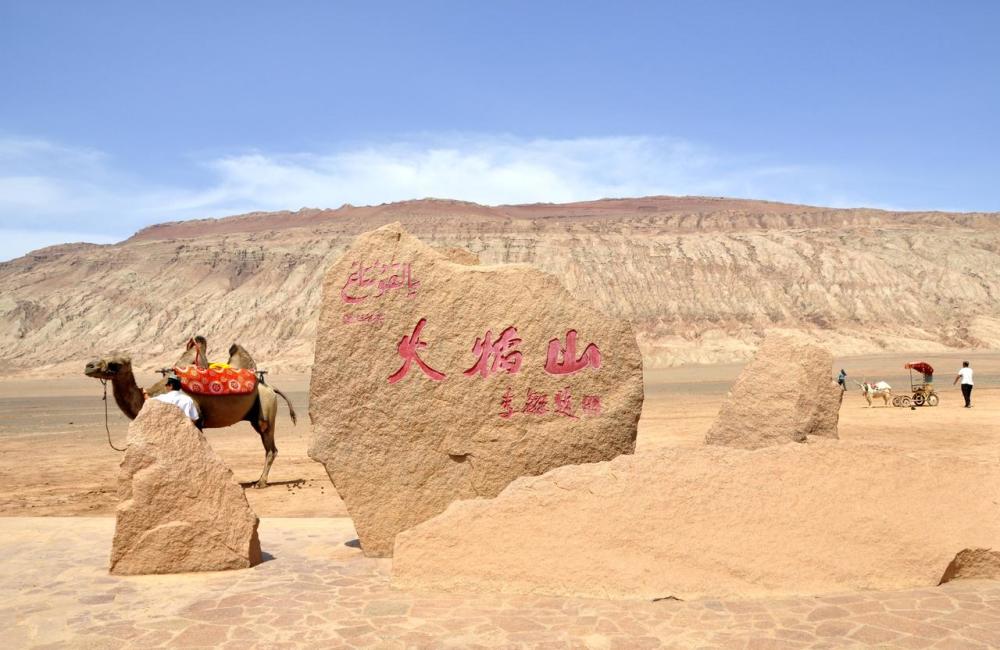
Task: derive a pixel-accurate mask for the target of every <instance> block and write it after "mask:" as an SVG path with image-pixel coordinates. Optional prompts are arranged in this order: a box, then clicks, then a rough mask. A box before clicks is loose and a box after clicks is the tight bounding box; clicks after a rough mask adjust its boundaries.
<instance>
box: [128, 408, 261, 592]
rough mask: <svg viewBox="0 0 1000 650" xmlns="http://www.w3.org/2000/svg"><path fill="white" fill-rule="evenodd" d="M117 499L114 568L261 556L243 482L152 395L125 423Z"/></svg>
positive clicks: (186, 565) (133, 571)
mask: <svg viewBox="0 0 1000 650" xmlns="http://www.w3.org/2000/svg"><path fill="white" fill-rule="evenodd" d="M118 499H119V501H120V503H119V505H118V511H117V521H116V523H115V537H114V542H113V543H112V547H111V573H115V574H119V575H137V574H148V573H183V572H187V571H220V570H224V569H243V568H246V567H250V566H253V565H255V564H259V563H260V561H261V555H260V542H259V541H258V539H257V515H255V514H254V513H253V511H252V510H251V509H250V505H249V504H248V503H247V499H246V496H244V494H243V488H241V487H240V485H239V483H237V482H236V480H235V479H234V478H233V473H232V472H231V471H229V469H228V468H227V467H226V466H225V464H223V462H222V459H221V458H219V456H218V454H216V453H215V451H214V450H213V449H212V448H211V447H210V446H209V444H208V441H207V440H205V436H204V434H202V432H201V431H198V429H197V428H195V426H194V425H193V424H192V423H191V420H189V419H188V418H186V417H185V416H184V414H183V413H182V412H181V410H180V409H178V408H177V407H175V406H171V405H169V404H164V403H162V402H157V401H155V400H150V401H148V402H146V404H145V405H144V406H143V408H142V411H140V412H139V415H138V417H136V419H135V420H133V422H132V423H131V424H130V425H129V430H128V449H127V450H126V451H125V457H124V458H123V459H122V462H121V469H120V470H119V474H118Z"/></svg>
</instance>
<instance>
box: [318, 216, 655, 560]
mask: <svg viewBox="0 0 1000 650" xmlns="http://www.w3.org/2000/svg"><path fill="white" fill-rule="evenodd" d="M456 260H459V261H458V262H456ZM465 260H468V261H475V259H474V258H473V257H469V256H459V255H456V254H455V252H454V251H449V252H444V253H442V252H440V251H436V250H434V249H432V248H431V247H429V246H427V245H425V244H424V243H422V242H421V241H419V240H418V239H416V238H414V237H412V236H411V235H409V234H407V233H406V232H405V231H404V230H403V229H402V227H401V226H400V225H399V224H390V225H388V226H385V227H383V228H380V229H378V230H375V231H373V232H370V233H367V234H365V235H362V236H360V237H358V238H357V239H356V240H355V242H354V243H353V245H352V246H351V247H350V248H349V249H348V250H347V251H346V252H345V253H344V254H343V256H342V257H341V258H340V259H339V260H338V261H337V262H336V263H335V264H334V265H333V266H332V267H331V268H330V269H329V270H328V272H327V274H326V276H325V279H324V284H323V303H322V307H321V310H320V316H319V321H318V325H317V334H316V358H315V362H314V364H313V368H312V382H311V386H310V415H311V417H312V423H313V429H312V437H311V440H310V446H309V455H310V456H311V457H312V458H313V459H315V460H317V461H319V462H321V463H323V464H324V465H325V466H326V469H327V473H328V474H329V476H330V479H331V480H332V481H333V484H334V486H335V487H336V489H337V492H338V493H339V494H340V496H341V498H342V499H343V500H344V503H345V505H346V507H347V509H348V511H349V513H350V515H351V517H352V518H353V519H354V523H355V526H356V528H357V531H358V537H359V538H360V542H361V547H362V549H363V550H364V552H365V553H366V554H367V555H369V556H389V555H391V554H392V548H393V542H394V540H395V537H396V534H397V533H398V532H400V531H402V530H406V529H407V528H410V527H411V526H413V525H415V524H417V523H419V522H421V521H424V520H426V519H428V518H430V517H433V516H434V515H436V514H438V513H440V512H441V511H442V510H444V509H445V507H446V506H447V505H448V504H449V503H451V502H452V501H454V500H456V499H468V498H473V497H492V496H495V495H496V494H497V493H499V492H500V490H502V489H503V488H504V486H506V485H507V484H508V483H510V482H511V481H512V480H514V479H515V478H517V477H519V476H526V475H536V474H541V473H543V472H545V471H547V470H549V469H552V468H553V467H558V466H560V465H567V464H578V463H588V462H595V461H599V460H607V459H610V458H614V457H615V456H618V455H619V454H627V453H632V451H634V449H635V437H636V425H637V422H638V419H639V414H640V411H641V410H642V397H643V392H642V358H641V356H640V354H639V349H638V346H637V345H636V340H635V335H634V333H633V332H632V329H631V327H630V325H629V324H628V323H627V322H625V321H622V320H618V319H614V318H610V317H608V316H606V315H604V314H602V313H601V312H599V311H597V310H596V309H594V308H593V307H592V306H591V305H590V302H589V300H588V298H589V297H590V295H591V293H590V291H591V288H590V287H585V286H581V287H575V288H574V289H573V290H572V291H568V290H566V289H565V288H564V287H563V286H562V285H561V284H560V282H559V281H558V280H557V279H556V278H554V277H552V276H550V275H547V274H545V273H543V272H541V271H538V270H536V269H534V268H532V267H529V266H527V265H505V266H479V265H467V264H464V263H460V262H463V261H465Z"/></svg>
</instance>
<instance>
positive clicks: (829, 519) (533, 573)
mask: <svg viewBox="0 0 1000 650" xmlns="http://www.w3.org/2000/svg"><path fill="white" fill-rule="evenodd" d="M998 494H1000V466H998V465H997V464H996V462H977V461H974V460H966V459H961V458H958V457H950V456H934V455H924V454H921V455H917V454H908V453H905V452H903V451H901V450H898V449H891V448H886V447H880V446H875V445H865V444H857V443H849V442H843V441H830V440H816V441H811V442H810V444H805V445H799V444H791V443H789V444H785V445H776V446H771V447H765V448H762V449H758V450H754V451H748V450H744V449H733V448H728V447H717V446H703V447H697V448H675V449H666V450H661V451H657V452H643V453H640V454H636V455H633V456H622V457H620V458H617V459H615V460H613V461H611V462H605V463H597V464H592V465H585V466H579V467H562V468H558V469H555V470H552V471H551V472H548V473H547V474H545V475H543V476H539V477H532V478H523V479H519V480H517V481H515V482H513V483H512V484H511V485H510V486H508V487H507V489H505V490H504V491H503V492H502V493H501V494H500V495H499V496H498V497H496V498H495V499H491V500H476V501H460V502H457V503H453V504H452V505H451V506H450V507H449V508H448V510H446V511H445V512H444V513H443V514H441V515H439V516H438V517H435V518H434V519H431V520H430V521H427V522H424V523H423V524H421V525H419V526H416V527H415V528H412V529H410V530H408V531H406V532H403V533H401V534H400V535H399V536H398V537H397V538H396V549H395V557H394V559H393V567H392V570H393V583H394V585H395V586H399V587H404V588H412V589H443V590H453V591H470V590H471V591H495V592H520V593H532V594H558V595H575V596H587V597H597V598H616V599H652V598H661V597H668V596H673V597H677V598H681V599H692V598H704V597H719V598H723V597H724V598H757V597H764V596H767V597H776V596H782V595H791V594H804V595H809V594H822V593H832V592H839V591H848V590H860V589H878V590H890V589H901V588H908V587H916V586H931V585H936V584H938V583H940V582H941V581H942V580H946V579H948V578H949V577H952V576H958V577H980V578H993V579H997V578H1000V551H998V549H1000V503H998V500H997V495H998ZM988 549H993V550H992V551H990V550H988ZM967 550H968V551H967ZM963 551H967V552H965V553H963ZM956 558H957V561H956Z"/></svg>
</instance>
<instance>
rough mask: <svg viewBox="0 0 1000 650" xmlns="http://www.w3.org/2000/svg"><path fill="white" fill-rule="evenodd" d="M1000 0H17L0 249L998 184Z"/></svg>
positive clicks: (944, 196) (832, 201) (884, 197)
mask: <svg viewBox="0 0 1000 650" xmlns="http://www.w3.org/2000/svg"><path fill="white" fill-rule="evenodd" d="M997 34H1000V2H994V1H992V0H981V1H979V2H972V1H962V0H957V1H953V2H929V1H919V0H917V1H899V2H890V1H884V2H879V1H877V0H869V1H865V2H860V1H844V0H837V1H828V2H822V1H816V2H777V1H775V2H752V1H745V2H722V1H711V0H704V1H700V2H696V1H694V0H692V1H691V2H666V1H664V2H647V3H644V2H614V3H611V2H604V3H597V2H576V3H566V2H558V3H557V2H539V1H535V2H502V1H497V2H459V1H454V2H413V1H411V2H398V3H396V2H393V3H374V2H350V3H347V2H306V1H300V2H284V3H277V2H253V1H241V2H184V1H174V2H141V3H140V2H101V1H98V2H88V3H82V2H49V1H45V0H38V1H27V0H25V1H21V2H14V1H12V0H0V259H7V258H10V257H14V256H17V255H20V254H23V253H24V252H26V251H27V250H29V249H31V248H36V247H38V246H42V245H46V244H51V243H57V242H62V241H78V240H88V241H97V242H107V241H116V240H119V239H122V238H124V237H127V236H128V235H129V234H131V232H133V231H134V230H136V229H137V228H140V227H142V226H144V225H148V224H150V223H156V222H160V221H166V220H175V219H188V218H196V217H207V216H223V215H228V214H234V213H238V212H245V211H250V210H258V209H261V210H278V209H298V208H299V207H303V206H309V207H337V206H339V205H341V204H343V203H354V204H366V203H380V202H384V201H395V200H402V199H407V198H420V197H425V196H437V197H448V198H459V199H466V200H472V201H478V202H482V203H490V204H496V203H514V202H530V201H557V202H561V201H571V200H581V199H590V198H600V197H603V196H631V195H640V194H707V195H725V196H738V197H747V198H766V199H775V200H784V201H790V202H803V203H811V204H820V205H831V206H859V205H864V206H874V207H886V208H898V209H946V210H964V211H980V210H983V211H1000V117H998V116H1000V45H998V42H1000V38H998V37H997Z"/></svg>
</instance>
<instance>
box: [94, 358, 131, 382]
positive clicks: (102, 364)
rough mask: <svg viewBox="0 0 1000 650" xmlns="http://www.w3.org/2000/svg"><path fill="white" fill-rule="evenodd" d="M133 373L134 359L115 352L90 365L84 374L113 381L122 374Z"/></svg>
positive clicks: (95, 360)
mask: <svg viewBox="0 0 1000 650" xmlns="http://www.w3.org/2000/svg"><path fill="white" fill-rule="evenodd" d="M126 372H127V373H131V372H132V357H130V356H128V355H125V354H119V353H117V352H113V353H111V354H109V355H107V356H103V357H100V358H98V359H94V360H93V361H91V362H90V363H88V364H87V365H86V366H85V367H84V369H83V374H85V375H87V376H88V377H94V378H95V379H107V380H112V379H114V378H115V377H116V376H118V375H119V374H120V373H126Z"/></svg>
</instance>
